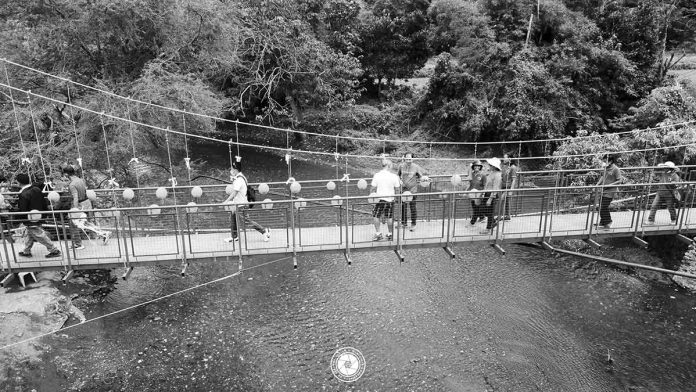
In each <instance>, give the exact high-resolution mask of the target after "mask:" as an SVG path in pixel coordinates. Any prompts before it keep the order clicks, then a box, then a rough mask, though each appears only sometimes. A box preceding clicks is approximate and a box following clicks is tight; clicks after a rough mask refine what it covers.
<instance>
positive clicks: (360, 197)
mask: <svg viewBox="0 0 696 392" xmlns="http://www.w3.org/2000/svg"><path fill="white" fill-rule="evenodd" d="M691 184H694V182H693V181H681V182H664V183H638V184H614V185H585V186H572V187H539V188H515V189H496V190H490V189H488V190H486V189H480V190H475V191H468V190H453V191H441V192H422V193H420V192H419V193H416V195H418V196H440V195H460V194H461V195H468V194H474V193H476V194H479V193H489V192H494V193H512V192H515V193H527V192H530V193H531V192H540V191H542V192H546V191H549V192H550V191H556V190H565V189H573V190H577V191H582V190H597V189H604V188H636V187H648V186H649V187H654V186H659V185H675V186H680V185H691ZM412 195H413V194H411V195H405V194H403V193H401V194H395V195H394V196H393V197H394V198H395V199H396V198H403V197H408V196H412ZM338 196H340V195H338ZM379 197H380V196H374V195H358V196H340V199H335V198H334V197H333V196H331V197H321V198H308V199H305V198H302V199H298V198H296V197H295V198H292V199H276V200H271V201H270V202H264V201H263V200H260V201H255V202H246V203H204V204H196V205H195V207H229V206H237V207H248V206H250V205H254V206H256V205H262V204H265V203H272V204H274V205H277V204H294V203H297V202H298V201H300V202H306V203H319V202H330V201H332V200H343V201H345V200H369V199H376V198H379ZM390 197H391V196H390ZM191 207H194V206H191V205H187V204H176V205H159V204H157V205H156V208H159V209H186V208H191ZM152 208H155V206H154V205H149V206H138V207H111V208H100V209H90V210H80V211H79V212H107V213H113V212H115V211H141V210H149V209H152ZM70 212H71V210H46V211H38V212H37V213H41V214H51V213H70ZM72 212H75V213H76V212H78V211H72ZM28 213H29V212H27V211H22V212H0V215H5V216H14V215H27V214H28Z"/></svg>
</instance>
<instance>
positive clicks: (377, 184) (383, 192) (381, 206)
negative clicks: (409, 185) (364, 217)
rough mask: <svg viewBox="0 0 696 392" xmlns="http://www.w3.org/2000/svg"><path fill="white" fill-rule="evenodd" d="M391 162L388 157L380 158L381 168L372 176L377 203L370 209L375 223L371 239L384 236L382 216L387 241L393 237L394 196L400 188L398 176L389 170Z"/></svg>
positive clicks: (378, 238) (377, 239)
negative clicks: (385, 226)
mask: <svg viewBox="0 0 696 392" xmlns="http://www.w3.org/2000/svg"><path fill="white" fill-rule="evenodd" d="M391 168H392V163H391V161H390V160H388V159H384V160H382V170H380V171H379V172H377V173H376V174H375V175H374V176H373V177H372V193H374V194H375V197H376V198H377V199H378V201H377V204H376V205H375V207H374V209H373V210H372V217H373V220H374V224H375V234H374V235H373V236H372V240H373V241H379V240H381V239H383V238H384V237H385V236H384V235H383V234H382V232H381V225H382V222H381V220H382V218H384V219H386V220H387V226H388V229H389V232H388V233H387V235H386V238H387V240H388V241H391V240H392V238H393V235H392V233H393V232H394V197H395V196H396V189H399V188H401V181H400V180H399V176H397V175H396V174H394V173H393V172H392V170H391Z"/></svg>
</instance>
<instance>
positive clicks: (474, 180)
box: [467, 159, 486, 226]
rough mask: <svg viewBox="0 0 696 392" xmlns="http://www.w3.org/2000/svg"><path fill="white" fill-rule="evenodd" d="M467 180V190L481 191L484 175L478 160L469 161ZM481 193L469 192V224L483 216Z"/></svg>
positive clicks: (483, 185) (484, 179)
mask: <svg viewBox="0 0 696 392" xmlns="http://www.w3.org/2000/svg"><path fill="white" fill-rule="evenodd" d="M470 178H471V179H470V180H469V189H467V191H469V192H477V191H483V188H484V187H485V186H486V175H485V174H484V173H483V163H481V161H480V160H478V159H477V160H475V161H474V162H472V163H471V175H470ZM481 196H482V194H481V193H470V194H469V198H470V199H471V210H472V211H473V212H472V214H471V221H470V222H469V223H471V225H472V226H473V225H475V224H476V221H477V220H483V218H485V215H484V212H485V209H484V208H482V206H481Z"/></svg>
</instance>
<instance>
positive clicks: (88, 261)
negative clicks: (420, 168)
mask: <svg viewBox="0 0 696 392" xmlns="http://www.w3.org/2000/svg"><path fill="white" fill-rule="evenodd" d="M692 210H693V208H687V209H684V210H682V211H681V214H680V217H681V218H680V222H679V224H677V225H674V224H671V223H670V221H669V218H668V215H667V212H666V211H662V212H660V213H659V214H658V217H657V222H656V223H657V224H655V225H643V224H642V223H641V222H640V221H639V217H640V218H641V219H640V220H642V215H641V214H640V213H639V212H640V211H618V212H612V217H613V219H614V225H613V228H612V229H610V230H600V231H597V230H596V229H595V228H593V227H590V226H591V222H590V219H591V217H594V219H596V215H594V214H590V213H588V212H582V213H573V214H548V213H537V214H527V215H522V216H516V217H513V219H512V220H510V221H501V222H500V225H499V227H498V228H496V229H494V230H493V231H485V223H478V224H476V225H474V226H472V225H470V224H469V220H468V219H466V218H461V219H454V218H453V219H430V220H429V221H421V222H419V223H418V225H417V228H416V230H415V231H414V232H410V231H408V230H406V229H404V228H402V229H400V230H398V233H394V239H393V240H392V241H386V240H382V241H372V235H373V233H374V228H373V227H372V225H369V224H355V225H345V224H343V225H339V224H336V225H331V226H321V227H296V228H295V229H294V230H292V229H290V226H287V227H285V228H282V229H273V230H272V231H271V238H270V240H269V241H268V242H264V241H263V237H262V236H261V235H260V234H259V233H257V232H255V231H254V230H251V229H248V228H247V229H246V230H244V231H242V232H241V235H240V242H235V243H227V242H225V241H224V239H225V238H227V237H229V236H230V233H229V230H227V231H226V232H223V231H222V230H217V231H216V230H211V231H212V232H210V231H203V230H197V231H194V230H183V231H181V232H180V233H179V234H178V235H174V234H162V235H160V234H157V233H158V232H156V231H153V232H152V234H147V233H146V234H144V235H142V236H132V235H128V230H126V229H125V228H122V229H121V230H118V232H117V233H115V235H114V237H113V238H112V239H111V241H110V242H109V243H108V244H106V245H104V244H102V242H101V241H100V240H84V244H85V246H86V248H85V249H83V250H72V249H70V250H69V251H66V248H67V247H68V246H69V245H70V241H69V240H62V241H60V242H59V244H60V247H61V250H62V251H63V256H62V258H57V259H46V258H44V257H43V255H44V254H45V253H46V249H45V248H44V247H43V246H42V245H40V244H35V245H34V248H33V254H34V256H33V257H30V258H22V257H20V256H18V255H17V252H19V251H20V250H22V244H21V243H20V242H19V241H18V242H17V243H15V244H10V243H9V242H5V243H4V244H2V245H0V255H1V257H2V260H1V261H2V263H1V264H2V267H3V270H5V271H6V272H7V270H8V269H11V271H12V272H20V271H38V270H47V269H53V270H55V269H63V268H65V269H91V268H115V267H124V266H134V267H135V266H138V265H143V264H158V263H172V262H177V261H182V260H183V259H184V257H185V258H186V260H187V261H190V262H196V261H209V260H230V261H235V262H236V261H237V260H238V256H239V251H240V249H241V252H242V256H243V257H245V256H254V255H281V254H282V255H285V254H292V253H293V242H294V244H295V246H294V251H295V252H297V253H307V252H318V251H321V252H325V251H345V250H346V249H347V248H349V249H350V251H351V252H355V251H370V250H375V251H376V250H395V249H399V248H404V249H408V248H417V247H439V246H447V245H448V244H458V243H466V242H475V241H482V242H489V243H494V242H499V243H506V242H507V243H515V242H517V243H520V242H527V243H529V242H539V241H542V240H550V239H555V240H558V239H568V238H589V237H592V238H598V237H599V238H601V237H626V236H633V235H634V233H636V234H637V235H638V236H643V235H650V234H677V233H685V234H686V233H691V232H694V231H696V218H694V216H695V215H694V214H692V212H693V211H692ZM550 228H552V230H550ZM346 231H348V233H346ZM293 234H294V241H293ZM56 244H57V245H58V243H56ZM347 244H348V245H347ZM3 248H4V249H3ZM8 259H9V262H8ZM8 266H9V268H8Z"/></svg>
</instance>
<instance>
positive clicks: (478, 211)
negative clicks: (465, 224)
mask: <svg viewBox="0 0 696 392" xmlns="http://www.w3.org/2000/svg"><path fill="white" fill-rule="evenodd" d="M485 203H486V201H485V200H479V205H476V201H475V200H471V211H473V212H472V214H471V223H472V224H473V223H476V220H477V219H478V218H483V217H485V207H486V205H485Z"/></svg>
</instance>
